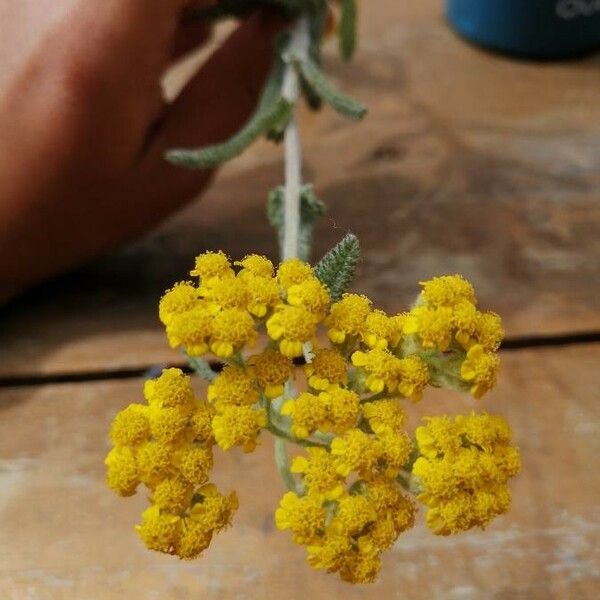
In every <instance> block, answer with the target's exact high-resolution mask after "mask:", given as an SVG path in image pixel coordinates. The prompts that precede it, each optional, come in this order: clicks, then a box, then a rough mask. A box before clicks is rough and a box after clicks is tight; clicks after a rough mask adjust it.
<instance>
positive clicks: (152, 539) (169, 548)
mask: <svg viewBox="0 0 600 600" xmlns="http://www.w3.org/2000/svg"><path fill="white" fill-rule="evenodd" d="M135 529H136V531H137V534H138V535H139V536H140V538H141V539H142V541H143V542H144V544H145V545H146V548H148V549H149V550H158V551H159V552H165V553H167V554H174V553H175V546H176V544H177V542H178V541H179V537H180V536H181V518H180V517H178V516H177V515H172V514H169V513H163V512H162V511H161V510H160V508H159V507H158V506H156V505H152V506H150V507H149V508H147V509H146V510H145V511H144V512H143V513H142V523H141V525H136V527H135Z"/></svg>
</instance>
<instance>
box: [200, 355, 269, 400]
mask: <svg viewBox="0 0 600 600" xmlns="http://www.w3.org/2000/svg"><path fill="white" fill-rule="evenodd" d="M207 393H208V400H209V402H212V403H214V404H215V405H216V406H217V409H219V408H220V407H222V406H224V405H228V404H230V405H235V406H242V405H251V404H254V403H255V402H256V401H257V400H258V397H259V394H258V390H257V389H256V387H255V381H254V378H253V377H252V375H251V372H250V371H247V370H245V369H242V368H240V367H236V366H233V365H227V366H226V367H225V368H224V369H223V371H222V372H221V373H220V374H219V375H218V376H217V378H216V379H215V380H214V381H213V382H212V383H211V384H210V385H209V386H208V392H207Z"/></svg>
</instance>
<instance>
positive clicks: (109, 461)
mask: <svg viewBox="0 0 600 600" xmlns="http://www.w3.org/2000/svg"><path fill="white" fill-rule="evenodd" d="M104 464H105V465H106V466H107V467H108V469H107V472H106V482H107V483H108V486H109V487H110V488H111V489H112V490H114V491H115V492H116V493H117V494H119V496H133V494H135V491H136V489H137V486H138V485H139V483H140V478H139V473H138V467H137V463H136V460H135V455H134V453H133V452H132V450H131V449H130V448H123V447H119V446H117V447H116V448H113V449H112V450H111V451H110V452H109V453H108V455H107V456H106V459H105V460H104Z"/></svg>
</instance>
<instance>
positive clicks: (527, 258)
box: [0, 0, 600, 376]
mask: <svg viewBox="0 0 600 600" xmlns="http://www.w3.org/2000/svg"><path fill="white" fill-rule="evenodd" d="M439 11H440V6H439V2H434V1H433V0H427V1H423V2H420V3H418V6H409V3H402V2H395V1H392V0H385V1H382V2H380V3H379V4H378V8H377V10H376V11H364V14H363V15H362V17H363V20H362V22H361V28H362V32H361V39H362V44H361V49H360V52H359V53H358V56H357V59H356V61H355V62H354V63H352V64H350V65H341V64H340V61H339V60H338V59H337V58H336V57H334V56H333V55H334V54H335V53H334V50H335V48H334V47H330V48H329V49H328V52H327V64H328V67H330V69H331V71H332V72H333V75H334V79H335V80H336V82H338V83H339V85H340V86H341V87H343V88H344V89H346V90H347V91H349V92H350V93H352V94H354V95H355V96H357V97H359V98H361V99H363V100H365V101H366V102H367V104H368V105H369V106H370V109H371V110H370V115H369V116H368V117H367V118H366V120H365V121H364V122H362V123H347V122H344V121H343V120H342V119H341V118H339V117H337V116H336V115H334V114H332V112H331V111H329V110H324V111H323V112H322V113H321V114H319V115H310V114H307V113H306V112H305V113H304V114H303V116H302V118H303V141H304V143H305V150H306V151H305V155H306V158H307V167H306V177H307V179H308V180H311V181H314V182H315V185H316V188H317V191H318V192H319V194H320V195H321V196H322V197H323V198H324V199H325V201H326V202H327V204H328V206H329V215H328V217H326V219H325V220H324V221H323V223H322V224H321V227H320V228H319V232H318V242H317V248H316V254H317V255H319V254H321V253H322V252H324V251H325V250H326V249H327V248H328V247H330V246H331V245H332V244H333V243H335V242H336V241H337V240H338V239H339V238H340V237H341V236H342V235H343V234H344V233H345V232H346V231H347V230H349V229H350V230H353V231H355V232H356V233H357V234H358V235H359V236H360V237H361V240H362V244H363V261H362V264H361V266H360V270H359V273H358V277H357V281H356V288H357V289H361V290H364V291H365V292H366V293H368V294H370V295H371V296H372V297H373V298H374V300H376V302H377V303H379V304H380V305H381V306H382V307H384V308H386V309H389V310H398V309H399V308H402V307H404V306H406V305H407V304H409V303H410V302H411V301H412V299H413V298H414V295H415V292H416V282H417V281H418V280H420V279H423V278H427V277H429V276H431V275H434V274H440V273H444V272H451V273H453V272H462V273H464V274H465V275H466V276H468V277H470V278H471V279H472V280H473V281H474V283H475V285H476V287H477V289H478V290H479V292H480V297H481V300H482V302H483V304H484V305H486V306H487V307H490V308H494V309H495V310H496V311H498V312H500V313H501V314H502V315H503V317H504V319H505V323H506V326H507V331H508V333H509V335H512V336H519V335H530V334H540V333H564V332H569V331H573V330H577V331H585V330H593V329H596V330H598V329H600V312H599V311H598V310H597V298H598V295H599V294H600V278H598V276H597V274H598V272H599V269H600V205H599V204H598V201H597V189H598V188H599V187H600V151H599V150H600V103H598V101H597V100H598V94H599V93H600V80H599V79H598V75H597V74H598V67H599V66H600V58H598V57H595V58H589V59H586V60H582V61H578V62H570V63H558V64H550V63H548V64H535V63H518V62H515V61H512V60H508V59H505V58H502V57H498V56H495V55H492V54H488V53H485V52H482V51H479V50H476V49H474V48H473V47H470V46H468V45H466V44H465V43H464V42H462V41H461V40H459V39H458V38H456V37H455V36H454V35H453V34H452V33H451V32H450V31H449V29H448V28H447V27H446V25H445V23H444V22H443V20H442V19H441V17H440V14H439ZM281 174H282V164H281V148H280V147H275V146H272V145H269V144H267V143H260V144H258V145H257V146H256V147H255V148H253V149H252V150H251V151H250V152H248V153H247V154H245V155H244V156H243V157H241V158H240V159H239V160H237V161H235V162H234V163H232V164H231V165H229V166H228V167H227V168H226V169H225V170H224V171H223V172H222V174H221V176H220V177H219V179H218V181H217V183H216V184H215V186H214V188H213V189H212V190H211V191H210V192H209V193H208V194H207V196H206V197H205V199H204V200H203V201H202V202H200V203H194V204H192V205H190V206H189V207H188V208H186V209H185V210H183V211H182V212H181V213H179V214H178V215H175V216H174V217H173V218H172V219H170V220H169V221H168V222H167V223H165V224H164V225H163V226H162V227H161V228H159V229H158V230H157V231H156V232H154V233H152V234H150V235H148V236H147V237H145V238H144V239H142V240H140V241H139V242H137V243H134V244H132V245H130V246H129V247H128V248H126V249H125V250H123V251H121V252H117V253H114V254H112V255H111V256H109V257H107V258H105V259H104V260H100V261H98V262H96V263H95V264H93V265H90V266H88V267H87V268H85V269H84V270H82V271H81V272H79V273H77V274H75V275H74V276H72V277H70V278H64V279H62V280H60V281H58V282H56V283H54V284H52V285H48V286H46V287H45V288H43V289H42V290H40V291H36V292H34V293H32V294H30V295H29V296H28V298H27V299H24V300H21V301H19V302H17V303H15V304H14V305H13V306H12V307H9V308H8V309H5V311H4V312H3V314H2V315H1V316H0V376H6V375H18V374H28V373H56V372H72V371H87V370H105V369H113V368H117V367H118V368H122V367H137V366H143V365H147V364H152V363H161V362H168V361H172V360H177V359H178V356H177V355H176V354H174V353H172V352H171V351H170V350H169V349H168V348H167V347H166V346H165V344H164V338H163V332H162V329H161V327H160V325H159V324H158V322H157V319H156V318H155V311H156V302H157V299H158V297H159V296H160V293H161V292H162V291H163V290H164V289H165V288H166V287H167V286H169V285H170V284H171V283H172V282H173V281H175V280H177V279H180V278H182V277H184V276H185V275H186V271H187V270H188V269H189V267H190V265H191V263H192V260H193V257H194V255H195V254H197V253H198V252H200V251H202V250H204V249H207V248H224V249H225V250H227V251H228V252H229V253H231V254H232V255H234V256H240V255H243V254H245V253H248V252H252V251H259V252H266V253H268V254H270V255H271V256H274V255H275V253H276V248H275V242H274V237H273V234H272V232H271V231H270V230H269V227H268V225H267V224H266V221H265V218H264V213H263V207H264V202H265V197H266V192H267V190H269V189H270V188H271V187H272V186H275V185H277V184H279V183H280V181H281V177H282V175H281ZM140 210H143V207H141V208H140ZM116 348H119V351H118V352H116V351H115V349H116Z"/></svg>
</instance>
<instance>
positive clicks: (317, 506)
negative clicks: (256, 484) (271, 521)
mask: <svg viewBox="0 0 600 600" xmlns="http://www.w3.org/2000/svg"><path fill="white" fill-rule="evenodd" d="M325 517H326V513H325V509H324V508H323V499H322V498H321V496H313V495H308V496H303V497H299V496H296V494H294V492H287V493H286V494H285V495H284V496H283V498H282V499H281V502H280V503H279V508H278V509H277V510H276V511H275V524H276V525H277V528H278V529H280V530H282V531H283V530H285V529H289V530H290V531H291V532H292V535H293V537H294V541H295V542H296V543H298V544H310V543H311V542H312V541H313V540H315V538H316V537H317V536H318V535H319V534H320V533H322V531H323V530H324V528H325Z"/></svg>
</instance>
